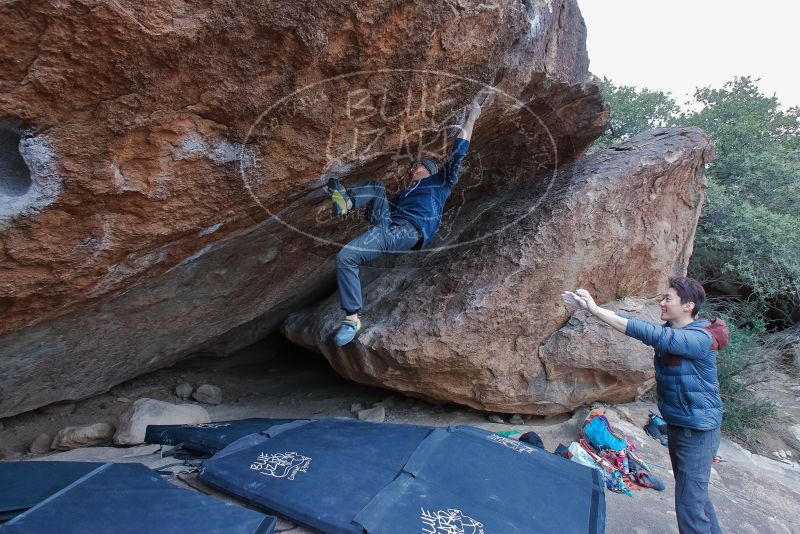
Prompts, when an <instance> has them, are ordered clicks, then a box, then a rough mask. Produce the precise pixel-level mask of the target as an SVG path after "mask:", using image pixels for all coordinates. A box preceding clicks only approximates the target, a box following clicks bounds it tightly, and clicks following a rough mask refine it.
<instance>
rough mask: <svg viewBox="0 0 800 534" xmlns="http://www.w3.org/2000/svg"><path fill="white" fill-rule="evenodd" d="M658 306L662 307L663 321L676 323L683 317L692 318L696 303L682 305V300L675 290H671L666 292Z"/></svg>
mask: <svg viewBox="0 0 800 534" xmlns="http://www.w3.org/2000/svg"><path fill="white" fill-rule="evenodd" d="M658 305H659V306H660V307H661V320H662V321H674V320H675V319H679V318H682V317H691V315H692V310H693V309H694V302H691V301H689V302H687V303H686V304H681V298H680V297H679V296H678V293H677V292H676V291H675V289H674V288H669V289H667V290H666V291H665V292H664V294H663V295H662V298H661V302H659V303H658Z"/></svg>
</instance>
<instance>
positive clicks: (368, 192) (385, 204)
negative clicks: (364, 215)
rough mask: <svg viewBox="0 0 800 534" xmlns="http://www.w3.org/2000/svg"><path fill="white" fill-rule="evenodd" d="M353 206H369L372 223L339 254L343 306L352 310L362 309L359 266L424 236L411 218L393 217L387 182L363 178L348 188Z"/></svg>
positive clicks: (403, 249)
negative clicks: (387, 196) (363, 179)
mask: <svg viewBox="0 0 800 534" xmlns="http://www.w3.org/2000/svg"><path fill="white" fill-rule="evenodd" d="M348 192H349V193H350V198H352V200H353V209H360V208H363V207H367V209H368V210H369V220H370V222H371V223H372V226H371V227H370V229H369V230H367V231H366V232H364V233H363V234H361V235H360V236H358V237H356V238H355V239H353V240H352V241H350V242H349V243H348V244H347V245H345V246H344V247H342V250H340V251H339V253H338V254H337V255H336V280H337V282H338V283H339V298H340V300H341V303H342V309H343V310H344V311H345V312H346V313H347V314H348V315H350V314H353V313H358V312H359V311H361V307H362V300H361V280H360V279H359V277H358V270H359V267H360V266H361V265H363V264H364V263H367V262H370V261H372V260H374V259H375V258H377V257H378V256H380V255H382V254H387V253H392V252H401V251H405V250H411V249H413V248H414V246H415V245H416V244H417V242H418V241H419V240H420V238H421V235H420V233H419V230H417V228H416V227H415V226H414V225H413V224H412V223H411V222H409V221H406V220H404V219H392V214H391V210H390V208H389V200H388V199H387V198H386V187H385V186H384V185H383V182H380V181H374V182H363V183H361V184H358V185H357V186H355V187H352V188H350V189H348Z"/></svg>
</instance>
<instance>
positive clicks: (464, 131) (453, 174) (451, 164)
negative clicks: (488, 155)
mask: <svg viewBox="0 0 800 534" xmlns="http://www.w3.org/2000/svg"><path fill="white" fill-rule="evenodd" d="M480 115H481V107H480V106H479V105H477V104H472V105H471V106H470V108H469V111H468V112H467V117H466V119H464V124H463V125H462V126H461V127H460V129H459V132H458V135H457V136H456V138H455V139H454V140H453V146H452V148H451V149H450V155H449V156H447V160H446V161H445V163H444V183H445V185H447V186H448V187H449V188H451V189H452V188H453V186H454V185H456V182H457V181H458V175H459V174H461V162H462V161H464V157H465V156H466V155H467V150H468V149H469V140H470V138H471V137H472V128H473V126H475V121H476V120H478V117H480Z"/></svg>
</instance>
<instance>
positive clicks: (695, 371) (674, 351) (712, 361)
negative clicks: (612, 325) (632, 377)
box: [619, 313, 722, 430]
mask: <svg viewBox="0 0 800 534" xmlns="http://www.w3.org/2000/svg"><path fill="white" fill-rule="evenodd" d="M619 315H620V316H623V317H625V318H626V319H628V327H627V328H626V330H625V334H626V335H628V336H630V337H633V338H636V339H638V340H639V341H642V342H644V343H646V344H648V345H650V346H651V347H653V348H654V349H655V351H656V354H655V357H654V365H655V369H656V389H657V391H658V409H659V411H660V412H661V417H663V418H664V420H666V421H667V423H669V424H671V425H675V426H682V427H687V428H693V429H696V430H710V429H714V428H719V427H720V425H721V424H722V399H721V398H720V395H719V379H718V378H717V351H715V350H711V342H712V338H711V334H710V333H709V332H708V331H706V330H705V329H704V328H705V327H707V326H709V325H710V324H711V323H709V322H708V321H703V320H698V321H694V322H692V323H689V324H688V325H686V326H684V327H683V328H671V327H670V326H669V323H667V324H666V325H664V326H661V325H658V324H655V323H651V322H648V321H642V320H641V319H634V318H631V317H629V316H628V315H627V314H624V313H620V314H619Z"/></svg>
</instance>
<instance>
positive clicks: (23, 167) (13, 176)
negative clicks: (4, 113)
mask: <svg viewBox="0 0 800 534" xmlns="http://www.w3.org/2000/svg"><path fill="white" fill-rule="evenodd" d="M20 139H21V136H20V134H19V131H18V130H17V129H16V128H15V127H13V126H11V125H9V124H2V123H0V197H4V196H7V197H21V196H23V195H24V194H25V193H27V192H28V190H29V189H30V188H31V171H30V169H28V165H27V164H26V163H25V160H24V159H22V154H20V152H19V142H20Z"/></svg>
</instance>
